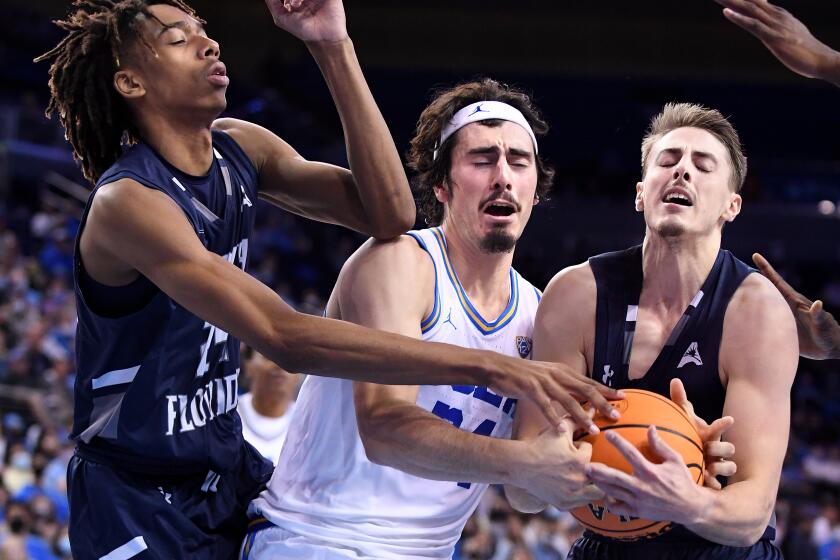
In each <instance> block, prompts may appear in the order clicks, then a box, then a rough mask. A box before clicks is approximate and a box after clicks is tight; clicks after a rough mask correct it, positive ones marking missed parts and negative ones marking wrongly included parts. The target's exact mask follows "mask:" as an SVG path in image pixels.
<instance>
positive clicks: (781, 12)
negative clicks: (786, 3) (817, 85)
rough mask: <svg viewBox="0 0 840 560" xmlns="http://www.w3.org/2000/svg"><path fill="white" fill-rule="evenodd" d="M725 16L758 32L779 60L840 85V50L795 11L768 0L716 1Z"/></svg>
mask: <svg viewBox="0 0 840 560" xmlns="http://www.w3.org/2000/svg"><path fill="white" fill-rule="evenodd" d="M715 1H716V2H717V3H718V4H720V5H721V6H724V10H723V15H724V16H726V18H727V19H728V20H729V21H731V22H732V23H734V24H735V25H737V26H738V27H741V28H743V29H746V30H747V31H749V32H750V33H752V34H753V35H755V36H756V37H757V38H758V39H759V40H760V41H761V42H762V43H764V46H765V47H767V48H768V49H769V50H770V52H772V53H773V55H774V56H775V57H776V58H778V59H779V61H780V62H781V63H782V64H784V65H785V66H787V67H788V68H790V69H791V70H793V71H794V72H796V73H797V74H800V75H802V76H805V77H806V78H817V79H820V80H825V81H826V82H830V83H832V84H834V85H836V86H840V52H837V51H835V50H834V49H832V48H831V47H829V46H828V45H826V44H825V43H823V42H821V41H819V40H818V39H817V38H816V37H814V36H813V35H812V34H811V32H810V31H809V30H808V28H807V27H805V25H804V24H803V23H802V22H801V21H799V20H798V19H796V18H795V17H794V16H793V14H791V13H790V12H788V11H787V10H785V9H784V8H781V7H779V6H776V5H774V4H771V3H770V2H767V0H715Z"/></svg>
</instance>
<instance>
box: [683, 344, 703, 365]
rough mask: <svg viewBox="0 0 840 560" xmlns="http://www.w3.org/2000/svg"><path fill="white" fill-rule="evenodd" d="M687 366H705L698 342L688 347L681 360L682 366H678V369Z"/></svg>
mask: <svg viewBox="0 0 840 560" xmlns="http://www.w3.org/2000/svg"><path fill="white" fill-rule="evenodd" d="M685 364H694V365H696V366H702V365H703V358H701V357H700V350H699V349H698V348H697V343H696V342H692V343H691V344H689V345H688V350H686V351H685V354H683V357H682V358H681V359H680V365H678V366H677V369H679V368H681V367H683V366H684V365H685Z"/></svg>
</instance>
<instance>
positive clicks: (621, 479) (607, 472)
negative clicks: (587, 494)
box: [586, 463, 638, 492]
mask: <svg viewBox="0 0 840 560" xmlns="http://www.w3.org/2000/svg"><path fill="white" fill-rule="evenodd" d="M586 476H587V477H588V478H589V480H591V481H592V482H594V483H595V484H597V485H598V487H599V488H601V489H602V490H604V486H603V485H604V484H608V485H613V486H617V487H620V488H623V489H624V490H625V491H627V492H632V491H633V490H634V489H636V487H637V486H638V483H637V481H636V479H635V477H633V476H630V475H629V474H627V473H625V472H622V471H620V470H618V469H614V468H612V467H608V466H607V465H605V464H603V463H589V464H588V465H587V466H586Z"/></svg>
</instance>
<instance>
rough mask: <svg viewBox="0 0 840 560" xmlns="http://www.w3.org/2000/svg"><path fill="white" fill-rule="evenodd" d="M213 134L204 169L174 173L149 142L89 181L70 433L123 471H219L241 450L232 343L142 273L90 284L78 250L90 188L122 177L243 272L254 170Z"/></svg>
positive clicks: (78, 269) (78, 274) (235, 344)
mask: <svg viewBox="0 0 840 560" xmlns="http://www.w3.org/2000/svg"><path fill="white" fill-rule="evenodd" d="M212 136H213V154H214V157H213V161H212V165H211V168H210V171H209V172H208V174H207V175H206V176H203V177H196V176H192V175H188V174H186V173H183V172H182V171H180V170H178V169H176V168H175V167H173V166H172V165H170V164H169V163H168V162H166V161H165V160H164V159H163V158H162V157H161V156H160V155H159V154H157V153H156V152H155V151H154V150H153V149H152V148H151V147H150V146H148V145H146V144H145V143H142V142H141V143H139V144H137V145H135V146H133V147H131V148H130V149H129V150H127V151H126V152H125V154H124V155H123V156H122V157H121V158H120V159H119V160H118V161H117V162H116V163H115V164H114V165H113V166H111V168H109V169H108V170H107V171H106V172H105V173H104V174H103V175H102V177H101V178H100V179H99V181H98V182H97V185H96V188H95V189H94V191H93V193H92V194H91V198H90V199H89V201H88V208H86V209H85V213H84V215H83V217H82V225H81V228H80V230H79V231H80V234H79V237H77V240H76V251H75V280H76V303H77V307H78V315H79V323H78V327H77V334H76V352H77V362H78V376H77V379H76V385H75V415H74V425H73V432H72V435H71V437H72V438H73V439H74V440H76V442H77V444H78V446H79V449H80V451H82V452H84V453H86V454H88V455H89V456H93V457H95V458H97V459H99V460H102V461H106V462H108V463H110V464H114V465H116V466H118V467H120V468H124V469H126V470H131V471H135V472H140V473H161V474H177V473H193V472H201V471H204V472H207V470H208V469H209V470H213V471H216V472H219V473H225V472H228V471H229V470H230V469H231V468H232V467H233V464H234V462H235V461H237V460H238V458H239V456H240V453H241V447H242V445H243V443H242V442H243V439H242V427H241V423H240V420H239V416H238V415H237V413H236V404H237V376H238V374H239V341H238V340H236V339H234V338H233V337H231V336H229V335H228V333H226V332H225V331H223V330H221V329H220V328H218V327H216V326H215V325H211V324H209V323H207V322H205V321H204V320H203V319H200V318H198V317H197V316H195V315H194V314H192V313H191V312H189V311H188V310H186V309H184V308H183V307H181V306H180V305H179V304H178V303H176V302H175V301H173V300H172V299H171V298H169V297H168V296H167V295H166V294H164V293H163V292H161V291H160V290H159V289H157V287H156V286H154V285H153V284H151V282H149V280H148V279H146V278H145V277H142V276H141V277H140V278H139V279H138V280H136V281H135V282H132V283H131V284H129V285H128V286H123V287H109V286H103V285H101V284H99V283H97V282H96V281H94V280H93V279H92V278H90V276H88V275H87V273H86V271H85V270H84V266H83V263H82V261H81V257H80V252H79V238H80V237H81V231H82V229H83V228H84V224H85V221H86V219H87V213H88V210H89V208H90V201H91V200H92V199H93V196H95V194H96V191H97V190H98V189H99V187H100V186H102V185H105V184H108V183H113V182H114V181H116V180H118V179H123V178H129V179H133V180H135V181H137V182H139V183H140V184H142V185H145V186H146V187H148V188H152V189H156V190H159V191H161V192H163V193H165V194H166V195H167V196H169V197H170V198H171V199H172V200H173V201H175V203H176V204H177V205H178V206H179V207H180V208H181V210H182V211H183V212H184V215H185V216H186V217H187V219H188V220H189V222H190V224H191V225H192V227H193V229H194V230H195V234H196V236H197V237H198V238H199V239H200V240H201V242H202V243H203V244H204V246H205V247H206V248H207V250H208V251H212V252H214V253H216V254H218V255H221V256H222V257H224V258H225V259H227V260H228V261H229V262H230V263H232V264H234V265H235V266H238V267H240V268H242V269H243V270H244V269H245V265H246V260H247V257H248V238H249V236H250V233H251V229H252V227H253V223H254V211H255V207H254V204H255V203H256V200H257V170H256V169H255V168H254V165H253V164H252V163H251V161H250V160H249V159H248V157H247V155H246V154H245V153H244V152H243V151H242V149H241V148H240V147H239V146H238V145H237V144H236V142H234V141H233V139H231V138H230V137H229V136H228V135H227V134H225V133H223V132H220V131H213V133H212ZM121 301H122V302H125V301H128V302H129V304H128V305H127V306H124V305H123V304H122V303H120V302H121ZM132 302H134V303H132ZM121 307H125V308H124V309H122V308H121ZM115 309H116V310H118V311H117V312H115ZM210 483H211V484H212V481H210Z"/></svg>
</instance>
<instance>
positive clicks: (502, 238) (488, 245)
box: [481, 229, 516, 253]
mask: <svg viewBox="0 0 840 560" xmlns="http://www.w3.org/2000/svg"><path fill="white" fill-rule="evenodd" d="M515 246H516V238H515V237H513V236H512V235H511V234H509V233H508V232H506V231H504V230H502V229H499V230H493V231H491V232H490V233H488V234H487V235H485V236H484V238H483V239H482V240H481V250H482V251H483V252H484V253H510V252H511V251H513V248H514V247H515Z"/></svg>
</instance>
